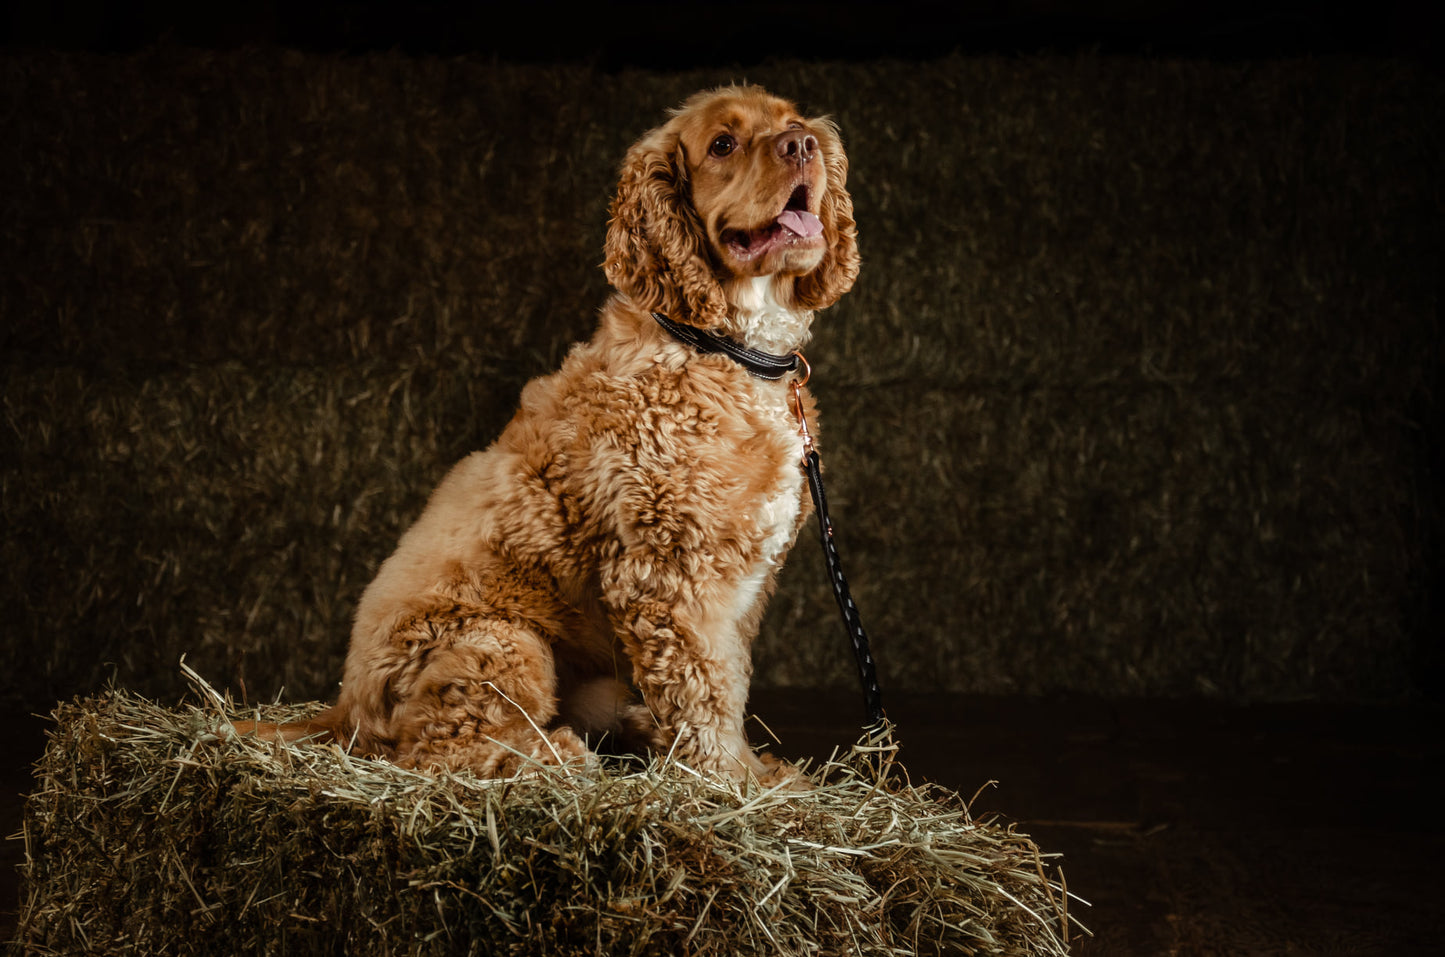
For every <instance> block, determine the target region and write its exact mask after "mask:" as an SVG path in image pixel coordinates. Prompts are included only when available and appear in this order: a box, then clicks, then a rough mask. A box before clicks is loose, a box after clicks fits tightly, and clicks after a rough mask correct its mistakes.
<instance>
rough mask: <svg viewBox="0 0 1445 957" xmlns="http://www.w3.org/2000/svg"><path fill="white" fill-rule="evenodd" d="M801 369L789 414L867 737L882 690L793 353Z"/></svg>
mask: <svg viewBox="0 0 1445 957" xmlns="http://www.w3.org/2000/svg"><path fill="white" fill-rule="evenodd" d="M793 355H795V356H797V357H798V362H799V363H801V364H802V366H803V374H802V376H801V377H800V378H797V379H794V380H793V382H792V390H793V401H792V405H793V414H794V415H796V416H797V417H798V433H799V434H800V435H801V436H802V437H803V471H805V472H807V474H808V491H809V492H811V493H812V495H813V507H814V509H816V510H817V512H818V534H819V537H820V538H821V539H822V543H823V560H824V561H825V562H826V563H827V565H828V580H829V582H830V583H831V584H832V585H833V597H834V599H836V600H837V602H838V611H839V612H840V613H841V614H842V615H843V627H844V629H845V630H846V631H847V632H848V640H849V641H850V642H852V644H853V657H854V659H856V660H857V662H858V680H859V682H860V683H861V684H862V685H863V704H864V707H865V708H866V709H867V712H868V724H867V726H866V730H867V731H868V732H869V734H870V735H872V734H874V733H877V732H881V731H883V730H884V728H885V727H886V725H887V723H888V719H887V718H886V717H885V715H884V714H883V689H882V687H880V686H879V684H878V668H877V666H876V665H874V663H873V654H872V652H871V651H869V649H868V632H866V631H864V630H863V619H862V617H861V616H860V615H859V614H858V606H857V605H855V604H854V603H853V593H852V592H851V591H850V590H849V589H848V579H847V577H846V576H845V575H844V574H843V560H842V559H841V558H840V557H839V556H838V545H837V543H836V542H834V540H833V520H832V519H831V518H830V517H829V516H828V497H827V495H826V494H825V493H824V491H823V460H822V459H821V458H820V457H819V456H818V450H817V448H816V447H815V446H814V444H813V436H812V434H811V433H810V432H809V431H808V419H807V416H805V415H804V414H803V395H802V393H803V386H804V385H806V384H807V382H808V378H809V376H810V375H811V374H812V371H813V370H812V367H811V366H809V365H808V360H807V359H804V358H803V354H802V353H801V352H794V353H793Z"/></svg>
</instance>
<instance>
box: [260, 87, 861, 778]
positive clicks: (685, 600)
mask: <svg viewBox="0 0 1445 957" xmlns="http://www.w3.org/2000/svg"><path fill="white" fill-rule="evenodd" d="M847 173H848V161H847V157H846V156H845V154H844V152H843V147H842V143H841V141H840V138H839V134H838V131H837V128H836V127H835V125H834V124H833V122H832V121H831V120H830V119H828V118H826V117H814V118H805V117H804V116H803V115H802V114H801V113H799V111H798V110H797V108H796V107H795V106H794V105H793V104H792V103H790V102H788V101H787V100H784V99H781V98H779V97H777V96H774V95H772V94H770V93H768V92H766V91H765V90H763V89H761V88H759V87H756V86H748V85H742V86H729V87H723V88H719V89H715V90H710V91H704V92H701V93H698V94H696V95H694V96H693V97H691V98H690V99H688V100H687V101H686V102H685V103H684V104H683V105H682V106H681V107H680V108H679V109H677V110H674V111H672V113H671V115H670V118H669V119H668V120H667V121H666V122H665V123H663V124H662V125H661V126H659V127H657V128H655V129H653V130H651V131H650V132H648V133H647V134H645V135H644V136H643V137H642V138H641V139H640V140H639V141H638V142H637V143H636V144H634V145H633V146H632V147H631V149H630V150H628V152H627V155H626V158H625V160H624V162H623V164H622V169H621V178H620V182H619V185H618V188H617V194H616V197H615V199H614V200H613V202H612V204H611V207H610V219H609V222H608V226H607V236H606V243H605V261H604V264H603V268H604V271H605V274H606V276H607V279H608V281H609V282H610V284H611V285H612V286H613V287H614V290H615V291H614V292H613V294H612V295H611V297H610V299H609V300H608V301H607V302H606V304H605V306H604V307H603V309H602V310H601V314H600V321H599V324H598V327H597V330H596V332H595V334H594V335H593V336H592V338H591V340H590V341H587V342H583V343H579V344H578V345H576V346H574V347H573V349H572V350H571V352H570V353H569V355H568V356H567V358H566V359H565V361H564V362H563V364H562V366H561V369H560V370H559V371H557V372H555V373H553V374H551V375H547V376H543V377H541V378H538V379H535V380H533V381H531V382H530V383H528V384H527V386H526V387H525V388H524V389H523V391H522V394H521V400H520V407H519V409H518V411H517V413H516V415H515V417H514V418H513V419H512V420H511V422H510V424H508V425H507V427H506V428H505V430H504V431H503V432H502V434H501V436H500V437H499V438H498V439H497V440H496V441H495V442H494V443H493V444H492V445H491V446H490V447H489V448H487V449H486V450H485V451H481V452H476V453H473V454H472V455H470V456H469V457H467V458H465V459H463V460H462V461H461V462H460V463H459V464H457V465H456V466H455V467H454V468H453V469H452V470H451V472H450V473H449V474H448V475H447V476H446V477H445V478H444V479H443V480H442V482H441V484H440V485H439V486H438V487H437V488H436V490H435V491H434V492H433V494H432V496H431V498H430V500H429V501H428V503H427V505H426V508H425V510H424V511H423V513H422V515H421V517H420V518H418V519H417V521H416V523H415V524H414V525H413V526H411V528H410V529H409V530H408V531H407V532H406V533H405V534H404V535H403V536H402V537H401V540H400V542H399V544H398V545H397V548H396V551H395V552H394V553H393V554H392V555H391V557H389V558H388V559H387V560H386V561H385V562H384V563H383V564H382V565H381V567H380V569H379V571H378V572H377V575H376V578H375V579H374V580H373V581H372V582H371V584H370V586H369V587H367V589H366V590H365V592H364V593H363V595H362V597H361V601H360V604H359V605H358V608H357V611H356V618H355V624H354V628H353V630H352V634H351V643H350V648H349V651H348V654H347V658H346V665H345V672H344V678H343V681H342V684H341V691H340V695H339V698H338V700H337V703H336V704H335V706H333V707H332V708H330V709H329V710H327V711H325V712H322V713H321V714H320V715H318V716H317V717H316V718H314V719H312V720H311V721H308V722H301V723H298V724H291V725H282V726H279V727H278V726H276V725H269V726H267V725H258V724H254V723H247V724H244V725H240V724H238V725H237V727H238V728H239V729H240V730H242V731H252V732H258V733H262V734H269V735H273V736H280V737H285V738H287V739H298V738H301V737H306V736H312V735H321V736H327V737H330V738H332V739H334V740H336V741H338V742H340V743H342V744H345V745H348V746H350V747H351V748H352V749H353V750H355V751H358V752H361V753H366V754H371V755H375V756H378V757H383V758H386V759H389V760H391V761H394V762H395V763H397V764H399V765H401V766H404V767H408V768H417V769H434V768H443V769H463V768H465V769H470V770H471V771H473V772H474V773H476V774H478V775H481V776H488V777H504V776H510V775H512V774H516V773H518V772H520V771H523V770H525V769H527V767H528V766H529V765H530V764H531V762H540V763H542V764H560V763H565V762H569V761H574V760H579V759H580V760H584V761H585V760H593V759H594V755H593V753H592V751H591V750H590V749H589V747H588V744H587V743H586V742H587V741H594V742H595V741H596V740H598V739H599V738H600V737H601V736H605V735H612V736H614V740H616V741H620V742H623V743H624V745H625V747H627V748H631V749H637V750H651V751H654V752H670V753H672V754H673V755H675V756H676V757H677V758H678V759H680V760H682V761H683V762H684V763H686V764H688V766H690V767H693V768H695V769H698V770H701V771H706V772H711V773H714V774H718V775H724V776H730V777H733V778H735V779H744V778H746V777H748V776H753V777H755V778H758V779H759V780H771V779H775V778H776V777H777V776H778V775H779V774H781V773H783V772H782V770H780V769H781V767H782V766H781V765H780V763H779V762H777V761H775V760H773V759H771V758H770V757H769V756H766V755H764V756H761V757H760V756H759V755H758V754H756V753H754V751H753V750H752V749H751V748H750V747H749V745H748V741H747V738H746V735H745V732H744V727H743V722H744V711H745V707H746V704H747V698H748V686H749V681H750V678H751V673H752V657H751V644H752V642H753V639H754V638H755V636H756V635H757V631H758V627H759V622H760V619H761V618H762V614H763V608H764V605H765V603H766V600H767V598H768V597H769V595H770V594H771V593H772V590H773V587H774V582H775V578H776V575H777V572H778V569H779V568H780V566H781V565H782V563H783V560H784V558H785V556H786V554H787V552H788V550H789V549H790V548H791V546H792V544H793V542H794V540H795V538H796V536H797V533H798V531H799V529H800V527H801V526H802V524H803V522H804V521H805V519H806V518H807V517H808V515H809V514H810V512H811V510H812V504H811V501H810V498H809V495H808V491H807V488H806V483H805V481H804V474H803V471H802V467H801V460H802V446H801V442H800V438H799V432H800V424H802V425H805V426H806V428H807V430H808V432H809V433H810V434H811V435H812V436H813V437H814V440H816V437H817V435H818V428H817V416H816V410H815V407H814V403H813V400H812V398H811V396H810V395H809V394H808V393H807V391H806V390H805V389H801V388H794V382H795V381H796V378H794V379H792V380H791V381H790V380H789V379H788V377H784V378H781V379H767V378H762V377H760V376H759V375H757V374H755V373H753V372H750V371H749V369H748V368H747V367H745V366H744V365H742V364H740V363H739V362H738V361H735V360H734V359H733V358H732V357H730V356H729V355H727V354H725V353H719V352H716V351H707V350H705V349H702V348H699V347H698V346H697V344H696V343H694V342H691V341H689V338H688V337H687V336H683V335H679V334H678V333H679V332H687V331H688V330H705V331H706V333H710V334H712V335H714V336H721V337H726V338H727V339H728V340H730V341H732V342H733V343H736V344H738V345H740V346H743V347H747V348H748V349H752V350H756V351H758V352H761V353H765V354H768V355H770V356H779V357H781V356H787V355H788V354H790V353H793V352H795V351H797V350H799V349H801V348H802V347H803V345H805V344H806V343H807V342H808V340H809V337H810V329H811V324H812V320H813V314H814V313H815V312H816V311H817V310H820V309H823V308H825V307H827V306H829V305H831V304H833V303H834V302H835V301H836V300H837V299H838V298H839V297H840V296H842V295H843V294H844V293H845V292H847V291H848V289H849V288H850V287H851V286H852V285H853V282H854V280H855V279H856V277H857V275H858V269H859V256H858V248H857V230H856V225H855V223H854V219H853V204H852V200H851V198H850V197H849V194H848V192H847V189H846V181H847ZM670 329H671V330H674V331H670ZM800 417H801V422H800Z"/></svg>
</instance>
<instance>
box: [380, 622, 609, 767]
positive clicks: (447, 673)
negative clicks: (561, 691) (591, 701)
mask: <svg viewBox="0 0 1445 957" xmlns="http://www.w3.org/2000/svg"><path fill="white" fill-rule="evenodd" d="M556 716H557V677H556V672H555V669H554V666H553V661H552V651H551V648H550V647H549V645H548V643H547V642H546V641H545V640H543V639H542V638H541V637H539V636H538V635H537V634H536V633H535V632H533V631H532V630H530V629H529V628H527V627H525V626H523V625H520V624H517V623H515V622H513V621H505V620H496V619H492V620H484V621H473V622H472V626H471V627H470V628H468V629H467V631H466V632H465V633H464V634H461V635H457V636H456V638H455V639H454V641H453V642H452V643H451V644H449V645H447V646H445V647H439V648H434V649H432V650H431V651H430V652H429V653H428V654H427V656H426V660H425V663H424V665H423V666H422V668H421V670H420V672H419V673H418V674H417V675H416V677H415V680H413V681H411V682H410V683H409V687H408V688H407V689H406V693H405V696H404V697H403V698H402V700H400V701H399V702H398V703H397V705H396V709H395V711H394V713H393V722H394V723H393V727H394V728H395V729H396V731H397V737H396V752H395V760H396V762H397V763H398V764H400V765H402V766H404V767H414V768H419V769H425V768H453V769H460V768H468V769H470V770H472V771H473V772H475V773H476V774H478V775H481V776H484V777H507V776H510V775H512V774H516V773H519V772H523V771H526V770H527V769H528V767H529V766H535V765H539V764H545V765H556V764H563V763H566V762H568V761H573V760H578V759H585V758H587V757H588V756H589V752H588V750H587V748H586V746H585V745H584V744H583V743H582V740H581V738H579V737H578V736H577V734H576V733H575V732H574V731H572V730H571V729H570V728H566V727H561V728H555V729H552V730H548V727H547V726H548V724H549V723H551V722H552V720H553V719H554V718H555V717H556Z"/></svg>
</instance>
